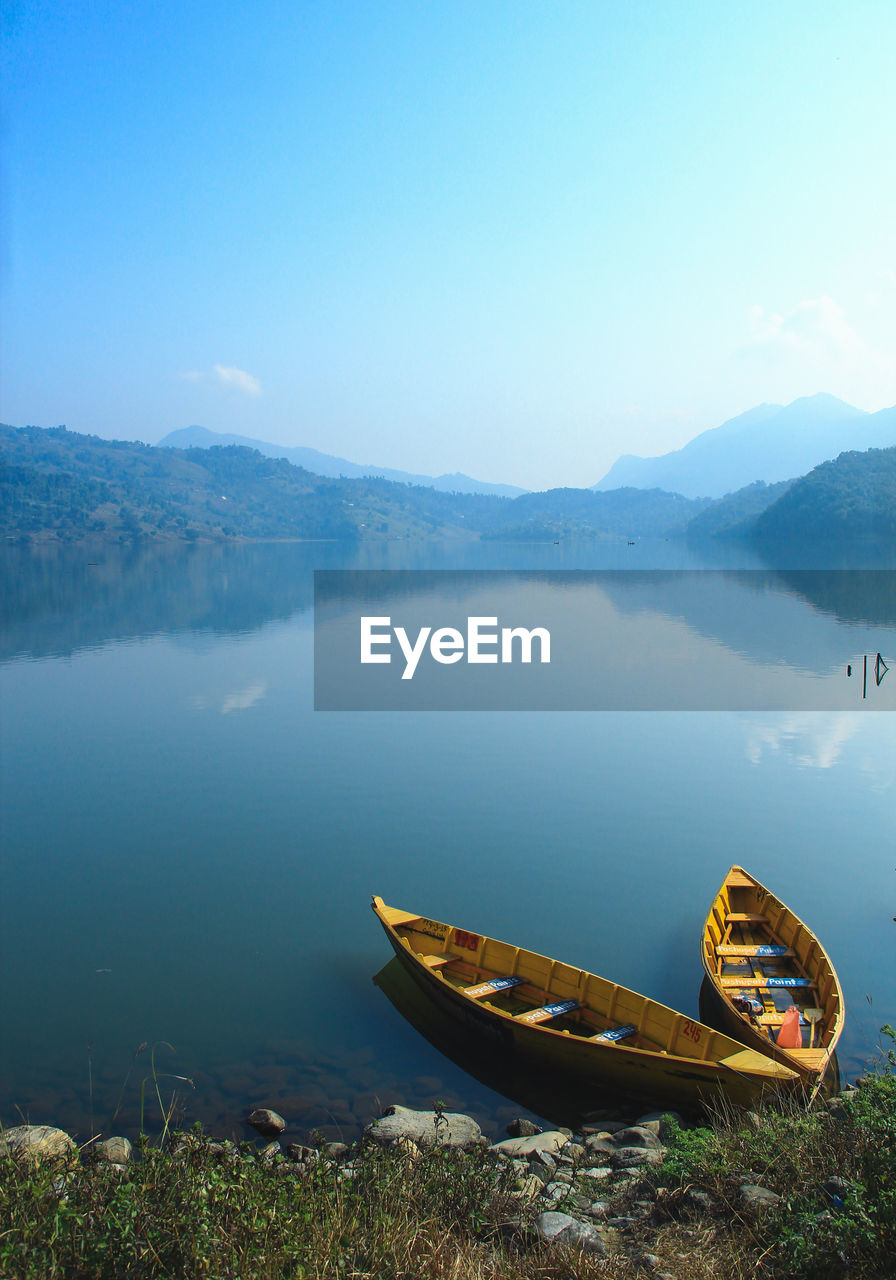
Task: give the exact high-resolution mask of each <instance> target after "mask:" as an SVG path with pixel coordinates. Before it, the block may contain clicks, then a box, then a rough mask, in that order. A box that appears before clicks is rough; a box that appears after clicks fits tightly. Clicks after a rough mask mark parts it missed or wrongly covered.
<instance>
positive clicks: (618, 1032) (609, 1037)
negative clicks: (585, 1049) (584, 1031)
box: [588, 1022, 638, 1044]
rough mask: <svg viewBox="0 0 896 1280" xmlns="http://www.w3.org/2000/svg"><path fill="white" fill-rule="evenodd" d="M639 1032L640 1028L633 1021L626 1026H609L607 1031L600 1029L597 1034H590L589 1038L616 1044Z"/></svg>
mask: <svg viewBox="0 0 896 1280" xmlns="http://www.w3.org/2000/svg"><path fill="white" fill-rule="evenodd" d="M637 1034H638V1028H637V1027H636V1026H635V1024H634V1023H633V1022H628V1023H626V1025H625V1026H624V1027H607V1029H606V1031H600V1032H598V1034H597V1035H596V1036H589V1037H588V1039H589V1040H601V1041H603V1042H605V1043H607V1044H615V1043H616V1041H617V1040H627V1039H628V1038H629V1036H634V1035H637Z"/></svg>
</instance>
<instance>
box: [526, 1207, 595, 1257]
mask: <svg viewBox="0 0 896 1280" xmlns="http://www.w3.org/2000/svg"><path fill="white" fill-rule="evenodd" d="M535 1230H536V1232H537V1234H538V1237H539V1239H541V1240H544V1241H546V1242H547V1243H548V1244H565V1245H571V1246H572V1247H573V1248H574V1249H581V1250H583V1251H585V1252H587V1253H593V1254H596V1255H597V1256H598V1257H600V1258H605V1257H607V1256H608V1253H609V1250H608V1249H607V1246H606V1244H605V1243H604V1239H603V1236H602V1235H601V1234H600V1232H599V1231H598V1229H597V1227H595V1226H593V1225H592V1224H591V1223H590V1222H580V1221H579V1220H578V1218H572V1217H570V1215H569V1214H568V1213H560V1212H558V1211H557V1210H547V1211H546V1212H545V1213H540V1214H539V1215H538V1217H537V1218H536V1219H535Z"/></svg>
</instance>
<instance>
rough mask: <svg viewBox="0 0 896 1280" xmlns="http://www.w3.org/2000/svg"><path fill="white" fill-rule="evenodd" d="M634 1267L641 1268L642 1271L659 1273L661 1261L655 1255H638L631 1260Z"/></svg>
mask: <svg viewBox="0 0 896 1280" xmlns="http://www.w3.org/2000/svg"><path fill="white" fill-rule="evenodd" d="M632 1262H634V1264H635V1266H636V1267H641V1268H642V1270H644V1271H659V1269H660V1267H661V1266H662V1265H663V1263H662V1259H661V1258H658V1257H657V1256H656V1254H655V1253H639V1254H637V1255H636V1256H635V1257H634V1258H632Z"/></svg>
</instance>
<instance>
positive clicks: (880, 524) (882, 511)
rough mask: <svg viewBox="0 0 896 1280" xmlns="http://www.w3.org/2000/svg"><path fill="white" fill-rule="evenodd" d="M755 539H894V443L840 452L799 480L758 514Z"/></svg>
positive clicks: (895, 493) (754, 528) (895, 529)
mask: <svg viewBox="0 0 896 1280" xmlns="http://www.w3.org/2000/svg"><path fill="white" fill-rule="evenodd" d="M752 535H753V537H755V538H758V539H761V540H763V541H767V540H769V539H772V538H778V539H785V538H786V539H790V540H797V539H802V540H819V541H839V540H843V539H849V540H855V539H862V538H868V539H879V538H887V539H891V538H896V447H894V448H891V449H868V450H866V451H865V452H864V453H841V454H840V456H839V457H838V458H835V459H834V460H833V461H832V462H823V463H822V464H821V465H820V466H818V467H815V468H814V469H813V470H812V471H810V472H809V474H808V475H806V476H803V478H802V479H801V480H797V481H796V482H795V483H794V484H793V485H791V487H790V488H789V489H788V490H787V492H786V493H785V494H784V495H783V496H782V497H780V498H778V500H777V501H776V502H773V503H772V504H771V506H769V507H768V508H767V509H766V510H765V511H763V512H762V514H761V515H759V516H758V517H757V518H756V520H755V523H754V524H753V528H752Z"/></svg>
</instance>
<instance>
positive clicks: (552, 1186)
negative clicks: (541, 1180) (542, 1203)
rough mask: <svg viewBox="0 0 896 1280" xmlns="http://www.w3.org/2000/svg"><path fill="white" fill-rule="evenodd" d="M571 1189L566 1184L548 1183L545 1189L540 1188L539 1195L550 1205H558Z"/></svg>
mask: <svg viewBox="0 0 896 1280" xmlns="http://www.w3.org/2000/svg"><path fill="white" fill-rule="evenodd" d="M571 1191H572V1187H571V1186H570V1185H569V1183H568V1182H549V1183H548V1185H547V1186H546V1187H543V1188H542V1191H541V1194H542V1196H543V1197H544V1199H545V1200H547V1201H548V1202H549V1203H550V1204H559V1203H560V1201H561V1200H565V1199H566V1198H567V1196H568V1195H569V1193H570V1192H571Z"/></svg>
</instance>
